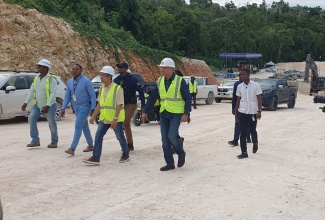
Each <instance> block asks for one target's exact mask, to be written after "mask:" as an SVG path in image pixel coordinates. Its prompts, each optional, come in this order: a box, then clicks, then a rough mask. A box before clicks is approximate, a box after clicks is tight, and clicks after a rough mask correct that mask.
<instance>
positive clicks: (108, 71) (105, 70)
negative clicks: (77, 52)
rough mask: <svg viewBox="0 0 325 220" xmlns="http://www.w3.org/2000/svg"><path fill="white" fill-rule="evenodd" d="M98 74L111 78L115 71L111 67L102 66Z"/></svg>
mask: <svg viewBox="0 0 325 220" xmlns="http://www.w3.org/2000/svg"><path fill="white" fill-rule="evenodd" d="M100 72H101V73H106V74H109V75H111V76H114V74H115V70H114V69H113V67H111V66H104V67H103V68H102V70H101V71H100Z"/></svg>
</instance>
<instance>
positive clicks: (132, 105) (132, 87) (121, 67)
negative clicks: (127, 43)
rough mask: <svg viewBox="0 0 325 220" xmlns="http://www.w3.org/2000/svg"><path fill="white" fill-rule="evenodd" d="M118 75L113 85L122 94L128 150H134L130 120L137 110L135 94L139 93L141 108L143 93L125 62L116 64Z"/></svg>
mask: <svg viewBox="0 0 325 220" xmlns="http://www.w3.org/2000/svg"><path fill="white" fill-rule="evenodd" d="M116 66H117V68H118V72H119V73H120V75H119V76H118V77H116V78H115V79H114V83H116V84H118V85H120V86H121V87H122V88H123V92H124V110H125V120H124V131H125V136H126V140H127V144H128V148H129V150H134V146H133V137H132V131H131V119H132V117H133V115H134V112H135V110H136V109H137V96H136V92H138V93H139V98H140V100H141V107H142V108H143V106H144V105H145V98H144V92H143V90H142V86H141V84H140V82H139V81H138V79H137V78H136V77H134V76H132V75H131V74H130V71H129V72H128V70H129V65H128V64H127V63H126V62H121V63H119V64H116Z"/></svg>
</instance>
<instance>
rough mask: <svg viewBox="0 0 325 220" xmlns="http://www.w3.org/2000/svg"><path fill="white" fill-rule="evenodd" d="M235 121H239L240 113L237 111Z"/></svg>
mask: <svg viewBox="0 0 325 220" xmlns="http://www.w3.org/2000/svg"><path fill="white" fill-rule="evenodd" d="M235 121H236V122H239V117H238V113H237V112H236V113H235Z"/></svg>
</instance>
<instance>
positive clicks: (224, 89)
mask: <svg viewBox="0 0 325 220" xmlns="http://www.w3.org/2000/svg"><path fill="white" fill-rule="evenodd" d="M237 81H238V80H228V81H227V82H225V84H223V85H220V86H218V93H217V94H216V96H215V100H216V102H217V103H220V102H221V100H231V99H232V92H233V88H234V84H235V82H237Z"/></svg>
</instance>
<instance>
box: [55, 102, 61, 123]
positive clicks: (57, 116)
mask: <svg viewBox="0 0 325 220" xmlns="http://www.w3.org/2000/svg"><path fill="white" fill-rule="evenodd" d="M61 104H62V102H61ZM61 104H60V103H59V102H57V103H56V111H55V120H57V121H59V120H60V119H61V110H62V105H61Z"/></svg>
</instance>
